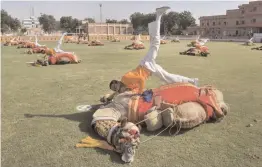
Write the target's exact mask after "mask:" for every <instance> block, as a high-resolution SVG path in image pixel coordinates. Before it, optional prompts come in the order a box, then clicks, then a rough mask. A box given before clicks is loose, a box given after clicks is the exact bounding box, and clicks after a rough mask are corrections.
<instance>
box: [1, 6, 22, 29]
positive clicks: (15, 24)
mask: <svg viewBox="0 0 262 167" xmlns="http://www.w3.org/2000/svg"><path fill="white" fill-rule="evenodd" d="M20 27H21V23H20V21H19V20H18V19H17V18H12V17H11V16H10V15H8V13H7V12H6V11H5V10H3V9H2V10H1V32H2V33H5V32H7V31H10V30H11V31H17V30H18V29H19V28H20Z"/></svg>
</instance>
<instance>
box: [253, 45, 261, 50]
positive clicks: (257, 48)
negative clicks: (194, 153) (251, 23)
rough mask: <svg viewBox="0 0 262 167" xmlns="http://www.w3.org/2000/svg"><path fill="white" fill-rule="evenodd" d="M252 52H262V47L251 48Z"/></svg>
mask: <svg viewBox="0 0 262 167" xmlns="http://www.w3.org/2000/svg"><path fill="white" fill-rule="evenodd" d="M251 50H262V46H260V47H255V48H251Z"/></svg>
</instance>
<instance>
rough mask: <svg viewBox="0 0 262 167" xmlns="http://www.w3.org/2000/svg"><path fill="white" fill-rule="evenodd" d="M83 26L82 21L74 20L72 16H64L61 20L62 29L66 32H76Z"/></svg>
mask: <svg viewBox="0 0 262 167" xmlns="http://www.w3.org/2000/svg"><path fill="white" fill-rule="evenodd" d="M81 24H82V22H81V21H80V20H78V19H75V18H74V19H73V18H72V16H63V17H61V18H60V27H61V28H62V29H64V30H65V31H66V32H75V30H76V28H77V27H78V26H80V25H81Z"/></svg>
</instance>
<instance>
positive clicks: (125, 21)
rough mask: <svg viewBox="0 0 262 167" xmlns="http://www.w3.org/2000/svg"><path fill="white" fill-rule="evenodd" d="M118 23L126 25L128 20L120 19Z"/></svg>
mask: <svg viewBox="0 0 262 167" xmlns="http://www.w3.org/2000/svg"><path fill="white" fill-rule="evenodd" d="M118 23H121V24H128V23H129V22H128V20H127V19H122V20H120V21H119V22H118Z"/></svg>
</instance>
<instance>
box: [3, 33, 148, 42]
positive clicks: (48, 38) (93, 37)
mask: <svg viewBox="0 0 262 167" xmlns="http://www.w3.org/2000/svg"><path fill="white" fill-rule="evenodd" d="M15 37H17V36H1V42H6V41H9V40H11V39H13V38H15ZM114 37H117V38H119V39H120V40H131V39H132V38H133V35H115V36H113V35H89V40H90V41H92V40H100V41H105V40H110V41H111V40H113V39H114ZM140 37H141V40H143V41H145V40H149V36H147V35H141V36H140ZM30 38H31V40H32V41H34V40H35V37H34V36H21V37H20V39H23V40H30ZM60 38H61V36H38V37H37V40H38V41H58V40H59V39H60Z"/></svg>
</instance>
